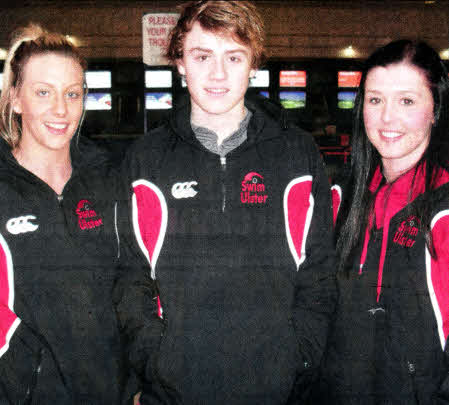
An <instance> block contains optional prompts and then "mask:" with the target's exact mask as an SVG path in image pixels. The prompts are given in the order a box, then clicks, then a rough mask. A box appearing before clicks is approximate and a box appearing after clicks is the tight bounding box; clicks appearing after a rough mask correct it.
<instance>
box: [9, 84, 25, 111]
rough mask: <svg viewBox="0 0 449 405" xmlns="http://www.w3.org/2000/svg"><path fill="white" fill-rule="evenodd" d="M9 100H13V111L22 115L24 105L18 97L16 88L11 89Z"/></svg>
mask: <svg viewBox="0 0 449 405" xmlns="http://www.w3.org/2000/svg"><path fill="white" fill-rule="evenodd" d="M9 99H10V100H11V105H12V110H13V111H14V112H15V113H16V114H22V105H21V103H20V99H19V97H18V90H17V89H16V88H15V87H11V89H10V90H9Z"/></svg>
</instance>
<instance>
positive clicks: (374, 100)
mask: <svg viewBox="0 0 449 405" xmlns="http://www.w3.org/2000/svg"><path fill="white" fill-rule="evenodd" d="M368 103H369V104H372V105H377V104H380V98H379V97H368Z"/></svg>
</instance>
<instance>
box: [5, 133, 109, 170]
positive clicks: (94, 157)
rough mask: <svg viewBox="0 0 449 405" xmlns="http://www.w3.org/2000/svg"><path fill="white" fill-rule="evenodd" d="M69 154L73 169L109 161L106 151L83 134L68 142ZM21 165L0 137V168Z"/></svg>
mask: <svg viewBox="0 0 449 405" xmlns="http://www.w3.org/2000/svg"><path fill="white" fill-rule="evenodd" d="M70 156H71V159H72V165H73V169H74V171H77V170H81V169H84V168H87V167H98V166H105V165H108V164H109V163H108V162H109V157H108V154H107V151H106V150H104V149H101V148H99V147H98V146H97V145H96V144H95V143H94V142H93V141H91V140H90V139H88V138H86V137H85V136H79V137H76V138H75V137H74V138H73V139H72V141H71V144H70ZM14 166H17V167H18V168H19V167H21V166H20V165H19V164H18V163H17V161H16V159H15V158H14V156H13V155H12V152H11V147H10V146H9V144H8V143H7V142H6V141H5V140H4V139H3V138H1V137H0V170H1V169H7V170H11V168H12V167H14Z"/></svg>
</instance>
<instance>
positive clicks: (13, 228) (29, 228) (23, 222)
mask: <svg viewBox="0 0 449 405" xmlns="http://www.w3.org/2000/svg"><path fill="white" fill-rule="evenodd" d="M33 219H36V217H35V216H34V215H24V216H22V217H17V218H11V219H10V220H9V221H8V222H7V223H6V229H7V230H8V232H9V233H12V234H13V235H18V234H19V233H25V232H34V231H35V230H36V229H37V228H39V225H36V224H33V223H31V222H29V221H30V220H33Z"/></svg>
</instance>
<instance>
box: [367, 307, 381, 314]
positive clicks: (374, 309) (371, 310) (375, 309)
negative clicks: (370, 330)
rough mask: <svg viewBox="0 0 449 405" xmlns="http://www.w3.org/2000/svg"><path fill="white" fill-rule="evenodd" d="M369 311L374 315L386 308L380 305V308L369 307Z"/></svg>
mask: <svg viewBox="0 0 449 405" xmlns="http://www.w3.org/2000/svg"><path fill="white" fill-rule="evenodd" d="M368 312H369V313H370V314H371V315H374V314H375V313H376V312H385V309H383V308H381V307H378V308H371V309H368Z"/></svg>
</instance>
